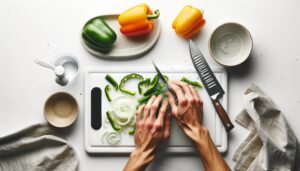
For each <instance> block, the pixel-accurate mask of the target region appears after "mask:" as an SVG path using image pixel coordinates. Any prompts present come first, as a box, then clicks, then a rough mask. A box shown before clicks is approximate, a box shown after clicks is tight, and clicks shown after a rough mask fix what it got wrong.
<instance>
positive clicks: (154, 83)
mask: <svg viewBox="0 0 300 171" xmlns="http://www.w3.org/2000/svg"><path fill="white" fill-rule="evenodd" d="M158 80H159V78H158V75H155V76H154V78H153V80H152V81H151V83H150V86H149V88H148V89H147V90H146V91H145V93H144V94H143V95H144V96H148V95H150V94H152V93H153V92H155V90H156V87H157V85H158Z"/></svg>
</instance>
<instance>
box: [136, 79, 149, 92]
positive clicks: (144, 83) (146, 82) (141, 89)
mask: <svg viewBox="0 0 300 171" xmlns="http://www.w3.org/2000/svg"><path fill="white" fill-rule="evenodd" d="M149 85H150V78H146V79H145V80H143V81H140V82H139V84H138V89H139V93H140V94H142V93H143V86H149Z"/></svg>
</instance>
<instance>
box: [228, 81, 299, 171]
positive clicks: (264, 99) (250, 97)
mask: <svg viewBox="0 0 300 171" xmlns="http://www.w3.org/2000/svg"><path fill="white" fill-rule="evenodd" d="M235 120H236V122H237V123H239V124H240V125H242V126H243V127H245V128H247V129H249V130H250V134H249V135H248V137H247V138H246V139H245V140H244V141H243V142H242V144H241V145H240V146H239V147H238V148H237V150H236V151H235V154H234V156H233V160H234V161H235V162H236V164H235V170H238V171H246V170H247V171H262V170H270V171H277V170H278V171H292V170H295V171H298V170H299V169H300V167H299V164H300V145H299V142H298V140H297V138H296V136H295V134H294V132H293V131H292V130H291V128H290V126H289V124H288V123H287V121H286V120H285V118H284V116H283V113H282V111H281V110H280V109H279V108H278V107H277V106H276V105H275V103H274V102H273V101H272V100H271V99H270V98H269V97H268V96H267V95H266V94H265V93H264V92H263V91H262V90H261V89H260V88H259V87H258V86H257V85H254V84H252V85H251V86H250V87H249V88H248V89H247V90H246V92H245V95H244V110H242V111H241V112H240V113H239V114H238V115H237V117H236V119H235Z"/></svg>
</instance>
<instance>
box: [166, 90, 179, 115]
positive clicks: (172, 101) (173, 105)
mask: <svg viewBox="0 0 300 171" xmlns="http://www.w3.org/2000/svg"><path fill="white" fill-rule="evenodd" d="M167 96H168V101H169V103H170V105H171V108H172V114H173V115H177V109H178V107H177V105H176V101H175V98H174V96H173V94H171V93H170V92H168V93H167Z"/></svg>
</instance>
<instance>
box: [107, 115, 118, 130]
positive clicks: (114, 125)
mask: <svg viewBox="0 0 300 171" xmlns="http://www.w3.org/2000/svg"><path fill="white" fill-rule="evenodd" d="M106 116H107V118H108V120H109V122H110V124H111V126H112V127H113V129H114V130H116V131H120V130H121V127H120V126H119V125H117V124H116V121H115V118H114V116H113V115H112V114H111V112H110V111H107V112H106Z"/></svg>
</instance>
